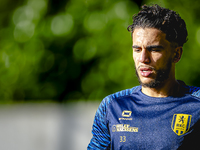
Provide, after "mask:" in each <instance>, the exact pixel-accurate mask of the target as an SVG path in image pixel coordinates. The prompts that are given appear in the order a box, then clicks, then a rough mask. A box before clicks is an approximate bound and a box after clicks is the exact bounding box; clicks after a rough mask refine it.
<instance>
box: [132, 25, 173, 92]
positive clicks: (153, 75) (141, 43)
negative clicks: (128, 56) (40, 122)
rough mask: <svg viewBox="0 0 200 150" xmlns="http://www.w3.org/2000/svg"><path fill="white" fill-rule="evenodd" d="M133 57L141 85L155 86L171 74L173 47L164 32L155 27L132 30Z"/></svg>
mask: <svg viewBox="0 0 200 150" xmlns="http://www.w3.org/2000/svg"><path fill="white" fill-rule="evenodd" d="M132 37H133V59H134V62H135V69H136V74H137V76H138V79H139V82H140V84H141V85H142V86H143V87H150V88H156V87H158V86H160V85H162V83H163V82H164V81H166V80H168V79H170V78H169V77H170V75H172V74H173V73H172V63H173V58H174V49H173V48H172V47H171V44H170V42H169V41H167V40H166V39H165V37H166V34H165V33H163V32H162V31H160V30H158V29H155V28H136V29H135V30H134V32H133V36H132Z"/></svg>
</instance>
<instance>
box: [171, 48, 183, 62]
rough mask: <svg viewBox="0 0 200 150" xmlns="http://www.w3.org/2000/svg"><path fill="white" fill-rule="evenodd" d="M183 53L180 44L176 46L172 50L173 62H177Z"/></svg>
mask: <svg viewBox="0 0 200 150" xmlns="http://www.w3.org/2000/svg"><path fill="white" fill-rule="evenodd" d="M182 53H183V48H182V46H179V47H176V49H175V51H174V61H173V62H174V63H177V62H179V60H180V59H181V56H182Z"/></svg>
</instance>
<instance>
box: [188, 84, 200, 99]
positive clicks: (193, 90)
mask: <svg viewBox="0 0 200 150" xmlns="http://www.w3.org/2000/svg"><path fill="white" fill-rule="evenodd" d="M185 88H186V89H187V92H188V94H190V95H192V96H194V97H197V98H200V87H196V86H188V85H187V86H185Z"/></svg>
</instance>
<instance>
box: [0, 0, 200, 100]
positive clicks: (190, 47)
mask: <svg viewBox="0 0 200 150" xmlns="http://www.w3.org/2000/svg"><path fill="white" fill-rule="evenodd" d="M0 2H1V5H0V11H1V12H0V103H15V102H28V101H36V102H37V101H38V102H40V101H46V100H50V101H55V102H66V101H69V100H101V99H102V98H103V97H105V96H106V95H108V94H111V93H113V92H117V91H119V90H123V89H126V88H131V87H133V86H136V85H138V81H137V78H136V76H135V71H134V62H133V60H132V49H131V44H132V43H131V34H130V33H129V32H128V31H127V29H126V28H127V26H128V25H130V24H132V16H133V14H135V13H137V12H138V11H139V8H140V7H141V5H143V4H155V3H157V4H160V5H161V6H163V7H167V8H170V9H173V10H175V11H177V12H178V13H179V14H180V15H181V17H182V18H183V19H184V20H185V21H186V24H187V28H188V32H189V36H188V39H189V40H188V42H187V43H186V44H185V45H184V47H183V48H184V53H183V57H182V59H181V61H180V62H179V63H178V64H177V75H176V76H177V79H181V80H183V81H185V82H186V84H189V85H195V86H200V82H199V81H200V79H199V75H200V69H199V68H198V66H200V61H199V57H200V52H199V48H200V19H199V17H200V13H199V4H200V2H199V1H197V0H196V1H195V0H193V1H192V2H191V1H188V0H181V1H180V0H155V1H149V0H143V1H134V0H15V1H13V0H6V1H5V0H0Z"/></svg>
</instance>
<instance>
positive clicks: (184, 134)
mask: <svg viewBox="0 0 200 150" xmlns="http://www.w3.org/2000/svg"><path fill="white" fill-rule="evenodd" d="M183 87H184V90H183V93H182V95H181V96H178V97H166V98H155V97H149V96H147V95H145V94H143V93H142V92H141V86H136V87H133V88H132V89H127V90H123V91H120V92H117V93H115V94H112V95H109V96H107V97H105V98H104V99H103V101H102V102H101V104H100V106H99V108H98V110H97V112H96V115H95V119H94V123H93V128H92V134H93V137H92V139H91V141H90V143H89V145H88V148H87V149H88V150H91V149H94V150H109V149H112V150H143V149H149V150H161V149H162V150H175V149H190V150H192V149H198V146H199V144H200V140H199V139H200V138H199V137H200V88H198V87H191V86H186V85H185V86H183ZM198 142H199V143H198Z"/></svg>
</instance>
